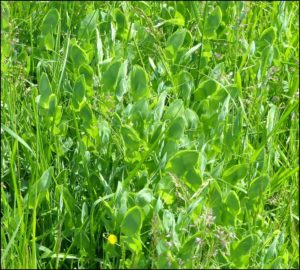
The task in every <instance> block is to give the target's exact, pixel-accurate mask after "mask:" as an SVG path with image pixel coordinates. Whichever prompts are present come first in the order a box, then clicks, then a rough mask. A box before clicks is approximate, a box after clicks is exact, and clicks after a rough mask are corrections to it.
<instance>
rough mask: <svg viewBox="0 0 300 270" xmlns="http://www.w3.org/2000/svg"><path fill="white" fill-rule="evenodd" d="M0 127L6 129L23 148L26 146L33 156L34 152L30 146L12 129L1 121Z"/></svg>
mask: <svg viewBox="0 0 300 270" xmlns="http://www.w3.org/2000/svg"><path fill="white" fill-rule="evenodd" d="M1 129H3V130H4V131H6V132H7V133H8V134H9V135H11V136H12V137H13V138H15V139H16V140H17V141H18V142H19V143H21V144H22V145H23V146H24V147H25V148H27V149H28V150H29V151H30V152H31V153H32V154H33V155H34V156H35V152H33V150H32V149H31V148H30V146H29V145H28V144H27V143H26V142H25V141H24V140H23V139H22V138H21V137H20V136H19V135H18V134H17V133H15V132H14V131H13V130H11V129H10V128H8V127H7V126H5V125H4V124H2V123H1Z"/></svg>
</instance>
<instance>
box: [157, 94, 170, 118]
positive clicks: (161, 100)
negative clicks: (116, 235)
mask: <svg viewBox="0 0 300 270" xmlns="http://www.w3.org/2000/svg"><path fill="white" fill-rule="evenodd" d="M166 97H167V92H162V93H161V94H160V95H159V98H158V101H157V104H156V106H155V109H154V119H155V121H159V120H160V119H161V117H162V114H163V112H164V107H165V100H166Z"/></svg>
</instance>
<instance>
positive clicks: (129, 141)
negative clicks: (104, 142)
mask: <svg viewBox="0 0 300 270" xmlns="http://www.w3.org/2000/svg"><path fill="white" fill-rule="evenodd" d="M121 135H122V137H123V140H124V142H125V145H126V148H127V149H130V150H133V151H135V150H137V149H138V148H139V142H140V137H139V135H138V133H137V132H136V131H135V130H134V129H133V128H132V127H130V126H122V127H121Z"/></svg>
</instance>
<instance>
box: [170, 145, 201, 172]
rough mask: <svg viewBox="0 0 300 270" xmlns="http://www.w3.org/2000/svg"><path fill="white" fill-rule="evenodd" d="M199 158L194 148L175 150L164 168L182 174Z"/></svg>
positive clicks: (191, 167)
mask: <svg viewBox="0 0 300 270" xmlns="http://www.w3.org/2000/svg"><path fill="white" fill-rule="evenodd" d="M198 160H199V153H198V152H197V151H194V150H182V151H179V152H177V153H176V154H175V155H174V156H173V157H172V158H171V159H170V160H169V162H168V163H167V166H166V170H169V171H171V172H173V173H175V174H176V175H177V176H178V177H181V176H183V175H184V174H185V173H186V171H187V170H190V169H193V168H194V167H195V166H196V165H197V163H198Z"/></svg>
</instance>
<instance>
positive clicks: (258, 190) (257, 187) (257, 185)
mask: <svg viewBox="0 0 300 270" xmlns="http://www.w3.org/2000/svg"><path fill="white" fill-rule="evenodd" d="M269 182H270V180H269V177H268V176H267V175H263V176H260V177H258V178H255V179H254V180H253V181H252V182H251V184H250V187H249V192H248V194H249V196H250V198H256V197H260V196H261V195H262V194H263V193H264V191H265V190H266V188H267V186H268V184H269Z"/></svg>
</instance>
